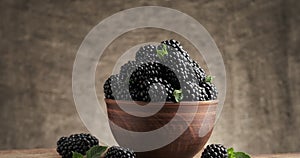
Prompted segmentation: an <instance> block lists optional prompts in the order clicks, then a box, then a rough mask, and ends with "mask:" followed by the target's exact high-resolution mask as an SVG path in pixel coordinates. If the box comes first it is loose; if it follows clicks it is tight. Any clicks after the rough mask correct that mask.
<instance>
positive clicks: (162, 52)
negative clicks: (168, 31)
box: [156, 44, 168, 59]
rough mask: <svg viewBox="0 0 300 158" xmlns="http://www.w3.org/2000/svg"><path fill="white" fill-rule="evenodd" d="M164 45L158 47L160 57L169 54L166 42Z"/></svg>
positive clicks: (157, 51)
mask: <svg viewBox="0 0 300 158" xmlns="http://www.w3.org/2000/svg"><path fill="white" fill-rule="evenodd" d="M162 46H163V48H162V49H156V53H157V55H158V57H159V58H160V59H161V58H163V57H164V56H165V55H167V54H168V50H167V46H166V45H165V44H162Z"/></svg>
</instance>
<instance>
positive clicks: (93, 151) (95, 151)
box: [86, 145, 107, 158]
mask: <svg viewBox="0 0 300 158" xmlns="http://www.w3.org/2000/svg"><path fill="white" fill-rule="evenodd" d="M106 149H107V146H98V145H96V146H93V147H92V148H90V149H89V150H88V151H87V152H86V156H87V158H99V157H100V156H101V155H102V154H103V153H104V152H105V151H106Z"/></svg>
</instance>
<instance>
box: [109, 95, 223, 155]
mask: <svg viewBox="0 0 300 158" xmlns="http://www.w3.org/2000/svg"><path fill="white" fill-rule="evenodd" d="M105 102H106V105H107V113H108V118H109V120H110V121H109V124H110V128H111V131H112V133H113V135H114V137H115V140H116V141H117V142H118V144H119V145H120V146H123V147H128V148H131V149H133V150H135V151H136V154H137V158H192V157H193V156H194V155H196V154H197V153H198V152H199V151H200V150H201V149H202V148H203V146H204V145H205V143H206V142H207V141H208V139H209V137H210V135H211V132H212V130H213V127H214V123H215V119H216V111H217V104H218V101H217V100H211V101H191V102H188V101H182V102H180V103H173V102H166V103H149V104H147V103H145V102H137V101H123V100H118V101H116V100H112V99H105ZM119 105H120V106H119ZM137 106H147V108H148V109H146V110H141V109H140V108H136V107H137ZM122 107H123V108H122ZM124 107H125V109H126V112H125V111H124V110H123V109H124ZM151 108H156V109H158V110H157V112H156V113H154V114H152V113H150V112H149V114H148V113H147V112H148V111H151V112H153V111H155V110H152V109H151ZM133 114H138V116H137V115H133ZM142 116H145V117H142ZM167 127H168V128H167ZM160 129H165V130H161V131H159V130H160ZM127 131H130V132H127ZM152 131H156V132H154V134H153V133H152V134H150V133H151V132H152ZM157 131H159V132H157ZM149 132H150V133H149ZM137 133H139V134H137ZM168 138H170V139H168ZM168 140H171V141H169V142H168ZM149 141H150V143H149ZM165 141H166V142H167V143H165ZM164 143H165V144H164ZM145 147H146V148H147V147H149V148H151V149H150V150H149V149H145ZM137 149H138V150H137ZM141 149H142V150H141Z"/></svg>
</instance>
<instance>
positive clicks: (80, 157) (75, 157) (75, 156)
mask: <svg viewBox="0 0 300 158" xmlns="http://www.w3.org/2000/svg"><path fill="white" fill-rule="evenodd" d="M72 158H83V155H82V154H80V153H78V152H73V155H72Z"/></svg>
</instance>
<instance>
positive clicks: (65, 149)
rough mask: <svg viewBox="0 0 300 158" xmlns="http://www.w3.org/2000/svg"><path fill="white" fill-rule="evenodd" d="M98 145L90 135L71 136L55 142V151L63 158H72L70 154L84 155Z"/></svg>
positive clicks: (95, 139)
mask: <svg viewBox="0 0 300 158" xmlns="http://www.w3.org/2000/svg"><path fill="white" fill-rule="evenodd" d="M98 144H99V140H98V139H97V138H96V137H94V136H92V135H91V134H85V133H81V134H72V135H70V136H69V137H61V138H60V139H59V140H58V141H57V148H56V151H57V152H58V153H59V155H61V156H62V157H63V158H72V152H78V153H80V154H82V155H85V154H86V152H87V151H88V150H89V149H90V148H91V147H93V146H95V145H98Z"/></svg>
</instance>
